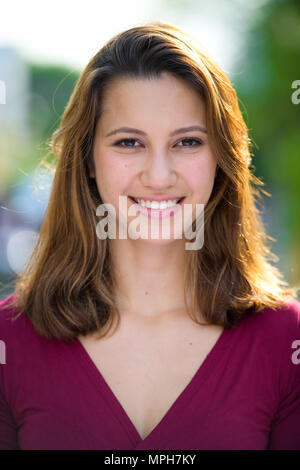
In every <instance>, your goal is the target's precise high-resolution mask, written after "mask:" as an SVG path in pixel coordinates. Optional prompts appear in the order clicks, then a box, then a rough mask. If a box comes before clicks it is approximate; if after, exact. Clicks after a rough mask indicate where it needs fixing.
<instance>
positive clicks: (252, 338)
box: [239, 298, 300, 393]
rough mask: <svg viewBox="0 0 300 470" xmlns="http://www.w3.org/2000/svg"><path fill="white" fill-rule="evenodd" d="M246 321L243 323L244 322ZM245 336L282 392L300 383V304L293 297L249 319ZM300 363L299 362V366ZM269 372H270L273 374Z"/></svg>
mask: <svg viewBox="0 0 300 470" xmlns="http://www.w3.org/2000/svg"><path fill="white" fill-rule="evenodd" d="M242 324H243V322H242ZM241 331H243V333H242V335H241V336H242V338H241V337H240V338H239V339H240V340H241V339H242V340H245V345H247V346H246V347H247V348H248V350H249V351H250V350H251V351H253V354H254V356H255V358H256V363H257V366H258V365H259V364H265V365H267V366H268V371H269V372H270V373H272V374H273V375H274V377H276V378H277V379H276V380H277V383H279V384H281V385H280V386H281V387H282V393H283V391H284V390H285V389H286V387H288V388H292V387H293V386H294V384H295V383H296V382H298V383H300V303H299V301H298V300H296V299H294V298H289V300H287V301H286V302H285V303H284V305H282V306H281V307H277V308H269V307H267V308H264V309H262V310H260V311H258V312H255V313H252V314H251V315H249V316H248V317H247V318H245V321H244V325H243V326H242V327H241ZM298 364H299V365H298ZM269 372H267V373H269Z"/></svg>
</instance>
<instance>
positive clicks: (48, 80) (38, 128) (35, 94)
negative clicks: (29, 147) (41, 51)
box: [28, 64, 79, 139]
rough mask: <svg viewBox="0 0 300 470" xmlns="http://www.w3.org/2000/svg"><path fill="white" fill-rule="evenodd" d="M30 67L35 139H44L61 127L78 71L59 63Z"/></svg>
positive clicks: (31, 65)
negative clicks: (62, 116)
mask: <svg viewBox="0 0 300 470" xmlns="http://www.w3.org/2000/svg"><path fill="white" fill-rule="evenodd" d="M28 67H29V73H30V83H31V85H30V87H31V93H32V94H31V96H32V99H31V103H30V126H31V129H32V132H33V136H34V137H35V138H37V139H44V138H47V137H49V136H50V135H51V134H52V132H53V131H54V130H55V129H56V127H57V126H58V124H59V121H60V117H61V115H62V113H63V111H64V109H65V106H66V104H67V102H68V99H69V97H70V94H71V92H72V90H73V88H74V85H75V83H76V81H77V79H78V77H79V72H78V71H77V70H70V69H68V68H66V67H59V66H56V65H40V64H29V65H28Z"/></svg>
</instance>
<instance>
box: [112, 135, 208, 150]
mask: <svg viewBox="0 0 300 470" xmlns="http://www.w3.org/2000/svg"><path fill="white" fill-rule="evenodd" d="M130 141H131V142H132V141H135V142H138V140H137V139H121V140H118V141H117V142H115V143H114V146H115V147H122V148H137V147H134V146H132V147H127V146H125V147H124V146H121V145H120V144H121V143H122V142H130ZM183 141H194V142H197V145H190V146H187V147H185V146H184V145H180V147H182V148H193V147H197V146H198V145H203V142H202V140H200V139H194V138H192V137H184V139H181V140H179V142H183ZM177 143H178V142H177Z"/></svg>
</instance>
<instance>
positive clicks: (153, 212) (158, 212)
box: [129, 196, 185, 219]
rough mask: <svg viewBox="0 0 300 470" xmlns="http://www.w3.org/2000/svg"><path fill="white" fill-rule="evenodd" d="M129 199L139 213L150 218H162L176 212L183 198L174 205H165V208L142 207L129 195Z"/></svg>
mask: <svg viewBox="0 0 300 470" xmlns="http://www.w3.org/2000/svg"><path fill="white" fill-rule="evenodd" d="M129 199H130V201H132V202H133V204H136V206H137V208H138V210H139V211H140V213H141V214H143V215H146V216H147V217H150V218H151V219H164V218H166V217H171V216H173V215H174V214H175V213H176V212H178V211H179V210H180V206H181V205H182V203H183V201H184V199H185V198H183V199H181V201H180V202H179V203H177V204H176V205H175V206H172V207H166V208H165V209H152V208H151V207H144V206H141V205H140V204H138V203H137V202H135V200H134V199H132V198H131V197H130V196H129Z"/></svg>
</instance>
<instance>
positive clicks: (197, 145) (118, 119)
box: [90, 73, 216, 239]
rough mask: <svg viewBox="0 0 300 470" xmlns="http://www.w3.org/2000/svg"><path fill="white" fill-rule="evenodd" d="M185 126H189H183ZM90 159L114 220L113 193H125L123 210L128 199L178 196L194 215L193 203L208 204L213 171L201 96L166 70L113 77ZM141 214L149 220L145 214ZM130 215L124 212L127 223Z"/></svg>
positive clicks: (92, 172) (116, 200) (116, 197)
mask: <svg viewBox="0 0 300 470" xmlns="http://www.w3.org/2000/svg"><path fill="white" fill-rule="evenodd" d="M195 126H196V127H197V128H196V127H195ZM190 127H195V128H194V129H193V130H188V129H186V130H184V129H183V128H190ZM125 128H126V129H125ZM93 160H94V168H93V169H91V170H90V176H91V177H94V178H96V183H97V187H98V191H99V194H100V196H101V199H102V201H103V202H104V203H110V204H112V205H113V206H114V208H115V210H116V217H117V223H118V220H119V219H118V212H119V196H126V204H127V206H126V210H127V211H128V209H129V207H130V206H131V205H134V204H136V203H135V201H134V200H132V199H131V197H134V198H135V199H139V200H140V199H143V200H145V201H153V200H155V199H163V200H165V199H166V200H169V199H171V200H174V199H176V200H177V199H179V198H184V199H183V200H182V201H181V203H180V204H181V206H182V205H183V204H184V205H185V204H192V206H191V207H193V214H195V204H197V203H198V204H206V203H207V202H208V199H209V197H210V194H211V191H212V188H213V184H214V177H215V171H216V160H215V157H214V155H213V154H212V151H211V148H210V144H209V140H208V135H207V131H206V111H205V104H204V102H203V100H202V98H201V97H200V96H199V95H198V93H197V92H196V91H195V90H194V89H193V88H192V86H189V85H188V84H186V83H185V82H183V81H181V80H180V79H178V78H176V77H174V76H173V75H171V74H168V73H163V74H162V76H161V78H158V79H157V78H155V79H151V80H150V79H132V78H121V79H118V80H117V81H115V82H113V83H112V84H110V87H109V88H108V89H107V90H106V92H105V96H104V100H103V106H102V115H101V117H100V119H99V120H98V123H97V127H96V135H95V140H94V149H93ZM145 210H146V213H147V212H150V209H149V210H147V209H144V211H145ZM183 210H184V208H183V209H182V211H183ZM166 211H168V209H164V210H162V211H160V214H162V212H164V213H166ZM154 212H155V214H156V215H157V214H158V210H156V211H154V210H152V214H153V213H154ZM122 217H123V215H122ZM142 217H144V218H146V219H147V221H148V222H149V223H150V220H149V216H147V215H143V216H142ZM167 217H171V218H172V217H174V215H172V214H171V215H169V216H167ZM175 217H176V215H175ZM133 218H134V217H129V216H128V223H129V222H130V221H131V220H132V219H133ZM151 221H152V219H151ZM164 222H165V218H164ZM171 225H172V224H171ZM182 229H183V226H181V233H182ZM172 233H173V231H172V230H171V234H172ZM173 235H174V233H173ZM170 238H171V239H172V235H171V237H170ZM177 238H178V237H177Z"/></svg>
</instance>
